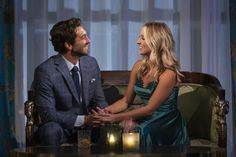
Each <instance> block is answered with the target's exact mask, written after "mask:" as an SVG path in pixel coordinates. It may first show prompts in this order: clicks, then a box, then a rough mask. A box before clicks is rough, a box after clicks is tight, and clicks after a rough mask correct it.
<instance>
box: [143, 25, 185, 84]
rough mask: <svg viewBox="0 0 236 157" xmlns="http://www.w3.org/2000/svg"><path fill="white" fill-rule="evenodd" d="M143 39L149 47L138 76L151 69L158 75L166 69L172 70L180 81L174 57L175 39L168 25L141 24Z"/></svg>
mask: <svg viewBox="0 0 236 157" xmlns="http://www.w3.org/2000/svg"><path fill="white" fill-rule="evenodd" d="M143 29H144V39H145V42H146V43H147V46H148V47H149V48H150V49H151V53H150V55H145V56H144V59H143V64H142V65H141V67H140V69H139V72H138V76H139V77H144V76H145V75H146V74H147V73H148V72H149V71H150V70H151V69H156V70H157V71H156V76H157V77H159V76H160V75H161V74H162V73H163V72H164V71H165V70H166V69H170V70H173V71H174V72H176V74H177V79H178V81H180V76H182V74H181V73H180V72H179V63H178V61H177V59H176V57H175V41H174V39H173V36H172V33H171V31H170V29H169V27H168V26H167V25H166V24H165V23H160V22H148V23H145V24H144V25H143Z"/></svg>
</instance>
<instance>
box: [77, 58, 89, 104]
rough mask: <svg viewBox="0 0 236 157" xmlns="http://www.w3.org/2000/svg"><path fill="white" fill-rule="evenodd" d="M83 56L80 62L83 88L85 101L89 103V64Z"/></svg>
mask: <svg viewBox="0 0 236 157" xmlns="http://www.w3.org/2000/svg"><path fill="white" fill-rule="evenodd" d="M82 58H83V57H81V59H80V60H79V63H80V71H81V73H80V75H81V77H82V90H83V92H82V93H83V101H84V102H85V104H88V102H87V100H88V83H87V82H88V70H87V68H88V67H87V65H86V62H84V60H83V59H82Z"/></svg>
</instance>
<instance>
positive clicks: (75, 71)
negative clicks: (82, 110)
mask: <svg viewBox="0 0 236 157" xmlns="http://www.w3.org/2000/svg"><path fill="white" fill-rule="evenodd" d="M78 72H79V68H78V67H77V66H74V67H73V68H72V69H71V73H72V78H73V81H74V83H75V88H76V90H77V93H78V97H79V100H80V81H79V74H78Z"/></svg>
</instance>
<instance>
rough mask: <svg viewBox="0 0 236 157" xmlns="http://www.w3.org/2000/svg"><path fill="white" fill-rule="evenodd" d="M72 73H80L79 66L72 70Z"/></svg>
mask: <svg viewBox="0 0 236 157" xmlns="http://www.w3.org/2000/svg"><path fill="white" fill-rule="evenodd" d="M71 71H72V72H78V71H79V68H78V67H77V66H74V67H73V68H72V69H71Z"/></svg>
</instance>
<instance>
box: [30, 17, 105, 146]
mask: <svg viewBox="0 0 236 157" xmlns="http://www.w3.org/2000/svg"><path fill="white" fill-rule="evenodd" d="M50 35H51V42H52V45H53V47H54V50H55V51H57V52H58V53H59V54H58V55H55V56H52V57H50V58H49V59H47V60H46V61H45V62H43V63H42V64H41V65H39V66H38V67H37V68H36V70H35V74H34V82H33V88H34V90H35V102H36V105H37V107H38V111H39V115H40V117H41V119H42V122H43V125H42V126H41V127H40V128H39V130H38V137H39V140H40V144H41V145H60V144H62V143H67V142H69V143H74V142H76V140H77V138H76V135H77V130H78V129H77V128H79V127H86V126H91V125H93V123H94V121H95V119H94V117H93V115H91V114H89V109H88V108H90V107H91V106H90V105H91V104H99V106H100V107H102V108H104V107H106V106H107V103H106V101H105V97H104V93H103V90H102V86H101V79H100V77H101V76H100V69H99V66H98V64H97V61H96V60H95V59H94V58H92V57H90V56H88V45H89V44H90V39H89V38H88V36H87V33H86V30H85V29H84V28H83V26H82V25H81V20H80V19H79V18H72V19H69V20H65V21H60V22H58V23H57V24H55V25H54V26H53V28H52V29H51V31H50ZM74 69H75V70H74Z"/></svg>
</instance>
